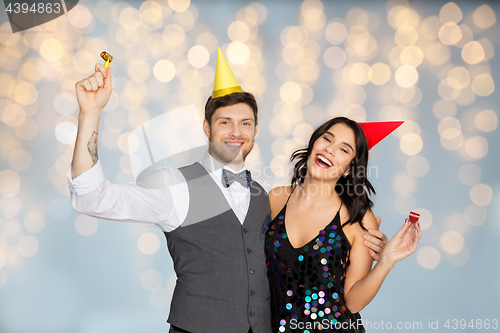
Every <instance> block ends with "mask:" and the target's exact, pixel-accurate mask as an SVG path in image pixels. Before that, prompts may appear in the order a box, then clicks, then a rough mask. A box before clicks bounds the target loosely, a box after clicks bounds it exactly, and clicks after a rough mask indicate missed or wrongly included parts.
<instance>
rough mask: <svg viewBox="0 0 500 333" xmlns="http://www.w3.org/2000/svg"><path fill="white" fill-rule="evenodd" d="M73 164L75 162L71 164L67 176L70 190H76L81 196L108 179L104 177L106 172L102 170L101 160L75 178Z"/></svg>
mask: <svg viewBox="0 0 500 333" xmlns="http://www.w3.org/2000/svg"><path fill="white" fill-rule="evenodd" d="M72 165H73V162H71V163H70V164H69V169H68V173H67V174H66V178H68V185H69V189H70V191H71V192H76V193H77V194H78V195H79V196H82V195H85V194H87V193H90V192H92V191H94V190H96V189H97V188H98V187H99V186H101V184H102V183H103V182H104V181H105V180H106V178H105V177H104V172H103V171H102V166H101V160H97V163H96V164H95V165H94V166H93V167H92V168H90V169H89V170H87V171H85V172H84V173H82V174H80V175H79V176H78V177H76V178H75V179H72V174H71V166H72Z"/></svg>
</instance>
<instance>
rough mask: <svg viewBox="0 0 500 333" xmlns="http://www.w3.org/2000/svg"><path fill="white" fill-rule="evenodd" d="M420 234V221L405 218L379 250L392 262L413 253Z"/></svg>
mask: <svg viewBox="0 0 500 333" xmlns="http://www.w3.org/2000/svg"><path fill="white" fill-rule="evenodd" d="M421 237H422V235H421V230H420V223H419V222H416V223H411V222H409V221H408V219H405V224H404V225H403V227H402V228H401V229H400V230H399V231H398V232H397V233H396V234H395V235H394V236H393V237H392V238H391V239H390V240H389V242H387V244H386V245H385V247H384V248H383V249H382V251H381V252H380V258H382V257H384V258H386V259H387V260H388V261H389V262H391V263H392V264H395V263H396V262H398V261H400V260H403V259H404V258H406V257H408V256H409V255H411V254H413V253H414V252H415V250H416V249H417V245H418V242H419V240H420V238H421Z"/></svg>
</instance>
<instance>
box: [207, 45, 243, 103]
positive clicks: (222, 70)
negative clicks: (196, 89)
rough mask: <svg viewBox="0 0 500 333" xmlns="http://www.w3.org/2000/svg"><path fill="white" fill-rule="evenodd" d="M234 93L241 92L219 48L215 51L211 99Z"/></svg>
mask: <svg viewBox="0 0 500 333" xmlns="http://www.w3.org/2000/svg"><path fill="white" fill-rule="evenodd" d="M235 92H243V89H241V87H240V85H239V83H238V81H236V78H235V77H234V74H233V72H232V71H231V68H230V67H229V65H228V64H227V61H226V58H224V55H223V54H222V51H221V50H220V48H218V49H217V66H216V67H215V80H214V91H213V92H212V98H217V97H222V96H226V95H229V94H232V93H235Z"/></svg>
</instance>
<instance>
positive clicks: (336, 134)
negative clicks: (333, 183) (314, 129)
mask: <svg viewBox="0 0 500 333" xmlns="http://www.w3.org/2000/svg"><path fill="white" fill-rule="evenodd" d="M355 156H356V138H355V137H354V131H353V130H352V129H351V128H350V127H348V126H347V125H345V124H343V123H338V124H335V125H333V126H332V127H330V129H328V131H326V132H325V133H324V134H323V135H322V136H320V137H319V138H318V139H317V140H316V141H315V142H314V145H313V149H312V151H311V155H310V156H309V158H308V160H307V171H308V173H309V175H310V176H312V177H313V178H318V179H323V180H338V179H339V178H340V177H341V176H342V174H343V173H344V172H346V171H347V170H348V167H349V164H350V163H351V161H352V159H353V158H354V157H355ZM349 172H350V170H349Z"/></svg>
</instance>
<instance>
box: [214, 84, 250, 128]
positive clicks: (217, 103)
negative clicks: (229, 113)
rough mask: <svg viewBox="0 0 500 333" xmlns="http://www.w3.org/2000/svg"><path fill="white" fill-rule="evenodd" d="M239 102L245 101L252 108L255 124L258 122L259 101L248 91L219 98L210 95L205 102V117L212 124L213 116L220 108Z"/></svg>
mask: <svg viewBox="0 0 500 333" xmlns="http://www.w3.org/2000/svg"><path fill="white" fill-rule="evenodd" d="M238 103H245V104H247V105H248V106H250V107H251V108H252V110H253V116H254V118H255V124H257V112H258V109H257V102H256V101H255V97H254V96H253V95H252V94H251V93H248V92H236V93H232V94H229V95H225V96H222V97H217V98H212V96H210V97H209V98H208V100H207V103H206V104H205V119H206V120H207V121H208V124H209V125H210V126H212V116H213V115H214V113H215V111H216V110H217V109H218V108H222V107H224V106H230V105H234V104H238Z"/></svg>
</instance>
